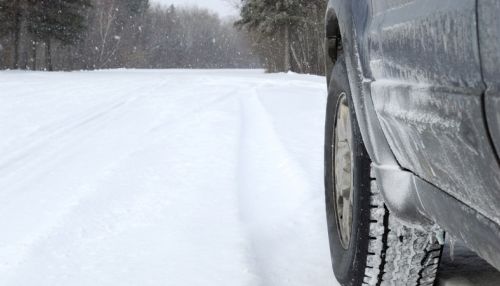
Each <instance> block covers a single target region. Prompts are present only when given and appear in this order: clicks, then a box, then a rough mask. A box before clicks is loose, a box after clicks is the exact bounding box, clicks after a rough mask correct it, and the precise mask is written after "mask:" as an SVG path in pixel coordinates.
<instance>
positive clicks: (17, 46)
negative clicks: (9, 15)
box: [12, 0, 22, 69]
mask: <svg viewBox="0 0 500 286" xmlns="http://www.w3.org/2000/svg"><path fill="white" fill-rule="evenodd" d="M15 1H16V2H15V4H14V5H15V6H14V7H15V9H16V12H15V13H16V14H15V17H14V26H15V30H14V62H13V63H12V68H13V69H18V68H19V58H20V57H19V54H20V50H21V28H22V27H21V24H22V21H21V17H22V9H21V7H19V6H20V3H19V0H15Z"/></svg>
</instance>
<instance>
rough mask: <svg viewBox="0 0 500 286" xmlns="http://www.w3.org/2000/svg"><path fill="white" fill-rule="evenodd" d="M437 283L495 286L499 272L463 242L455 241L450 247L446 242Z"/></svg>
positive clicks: (499, 278)
mask: <svg viewBox="0 0 500 286" xmlns="http://www.w3.org/2000/svg"><path fill="white" fill-rule="evenodd" d="M439 285H440V286H472V285H480V286H497V285H500V272H499V271H498V270H496V269H495V268H494V267H493V266H491V265H490V264H488V262H486V261H484V260H483V259H481V258H480V257H479V256H477V254H476V253H474V252H473V251H471V250H469V249H468V248H466V247H465V246H464V245H463V244H460V243H458V242H457V243H456V244H455V246H454V247H453V249H452V248H451V247H450V243H447V244H446V246H445V248H444V251H443V257H442V260H441V267H440V272H439Z"/></svg>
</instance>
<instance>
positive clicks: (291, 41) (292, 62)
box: [236, 0, 328, 74]
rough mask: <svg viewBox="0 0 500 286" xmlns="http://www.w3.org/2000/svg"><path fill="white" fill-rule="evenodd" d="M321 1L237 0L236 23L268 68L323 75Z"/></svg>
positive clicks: (323, 1)
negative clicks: (246, 32)
mask: <svg viewBox="0 0 500 286" xmlns="http://www.w3.org/2000/svg"><path fill="white" fill-rule="evenodd" d="M327 2H328V1H325V0H241V4H240V11H241V12H240V14H241V19H240V20H239V21H237V22H236V25H237V26H238V27H240V28H242V29H244V30H246V31H248V32H250V37H251V39H252V41H251V42H252V47H253V50H254V51H255V52H256V53H257V54H258V55H259V56H260V58H261V60H262V62H263V64H264V65H265V67H266V68H267V70H268V71H271V72H275V71H294V72H298V73H312V74H324V72H325V71H324V62H325V54H326V52H325V44H324V41H325V35H324V15H325V11H326V5H327Z"/></svg>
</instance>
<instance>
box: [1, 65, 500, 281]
mask: <svg viewBox="0 0 500 286" xmlns="http://www.w3.org/2000/svg"><path fill="white" fill-rule="evenodd" d="M325 103H326V96H325V87H324V79H323V78H321V77H315V76H305V75H298V74H294V73H288V74H272V75H271V74H264V72H263V71H255V70H253V71H252V70H221V71H207V70H166V71H165V70H164V71H159V70H157V71H155V70H153V71H144V70H107V71H95V72H72V73H44V72H20V71H5V72H0V134H1V135H2V140H1V141H0V172H1V174H2V176H0V205H1V208H0V229H1V230H2V232H1V233H2V235H0V285H2V286H4V285H5V286H12V285H20V286H21V285H22V286H25V285H37V286H44V285H47V286H49V285H50V286H57V285H64V286H66V285H76V286H79V285H85V286H87V285H91V286H101V285H105V286H107V285H125V286H126V285H134V286H136V285H155V286H156V285H162V286H163V285H166V286H170V285H172V286H192V285H194V286H196V285H203V286H223V285H231V286H233V285H234V286H238V285H246V286H254V285H256V286H261V285H262V286H282V285H291V286H309V285H319V286H321V285H325V286H326V285H328V286H331V285H334V286H335V285H338V284H337V283H336V282H335V280H334V278H333V274H332V270H331V264H330V258H329V249H328V241H327V233H326V222H325V211H324V198H323V167H322V164H323V163H322V161H323V124H324V110H325ZM448 252H449V250H447V251H446V254H445V256H444V262H443V265H442V266H443V267H442V268H443V271H442V272H441V274H442V275H441V277H442V278H443V279H442V281H441V285H447V286H451V285H499V284H498V283H499V282H498V281H500V275H499V274H498V272H497V271H495V270H494V269H492V268H491V267H489V266H488V265H487V264H485V262H484V261H482V260H480V259H479V258H477V256H475V255H474V254H471V253H470V252H468V251H466V250H465V249H464V248H463V247H461V246H460V247H459V248H458V251H456V252H457V253H455V255H454V259H453V261H450V259H449V256H450V255H449V254H448ZM478 283H479V284H478Z"/></svg>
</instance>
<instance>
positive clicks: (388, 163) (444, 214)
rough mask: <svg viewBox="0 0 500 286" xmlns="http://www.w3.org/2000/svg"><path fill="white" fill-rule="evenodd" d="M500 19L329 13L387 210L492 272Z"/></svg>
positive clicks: (471, 8) (412, 1) (484, 1)
mask: <svg viewBox="0 0 500 286" xmlns="http://www.w3.org/2000/svg"><path fill="white" fill-rule="evenodd" d="M499 12H500V4H499V3H498V1H495V0H478V1H476V0H443V1H441V0H440V1H435V0H377V1H366V0H352V1H342V0H330V2H329V12H328V14H327V22H328V20H330V21H331V19H333V18H335V19H337V21H338V26H339V28H340V32H341V34H342V41H343V45H344V51H345V52H346V53H347V55H346V58H347V63H348V68H349V71H348V74H349V79H350V84H351V90H352V94H353V102H354V104H355V109H356V112H357V116H358V121H359V124H360V129H361V133H362V136H363V140H364V141H365V144H366V145H367V151H368V152H369V154H370V156H371V158H372V160H373V162H374V166H375V170H376V173H377V178H378V181H379V185H380V188H381V189H382V193H383V195H384V198H385V200H386V203H387V205H388V207H389V209H390V210H391V211H392V212H393V213H395V214H396V215H397V216H399V217H400V218H402V219H403V220H405V221H406V222H407V223H410V224H418V225H424V226H425V225H429V224H430V221H432V222H435V223H437V224H438V225H439V226H441V227H442V228H444V229H445V230H447V231H449V232H450V233H451V234H452V235H453V236H455V237H457V238H459V239H461V240H463V241H464V242H465V243H466V244H467V245H468V246H469V247H471V248H472V249H474V250H476V251H477V252H478V253H479V254H480V255H481V256H483V257H484V258H486V259H487V260H488V261H489V262H491V263H492V264H494V265H495V266H496V267H497V268H500V227H499V225H500V167H499V164H498V157H497V156H496V153H495V147H494V146H493V145H494V144H496V147H497V149H498V148H500V128H499V127H500V115H499V113H498V110H499V108H500V93H499V91H500V88H499V87H500V85H499V82H500V67H499V66H500V54H499V52H498V48H500V35H499V32H498V31H500V17H498V15H499V14H500V13H499ZM330 29H331V28H330ZM329 36H332V35H331V34H330V35H329ZM486 118H487V120H486ZM488 127H489V128H488ZM492 142H494V144H492ZM460 221H462V223H461V224H459V225H457V223H458V222H460Z"/></svg>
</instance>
